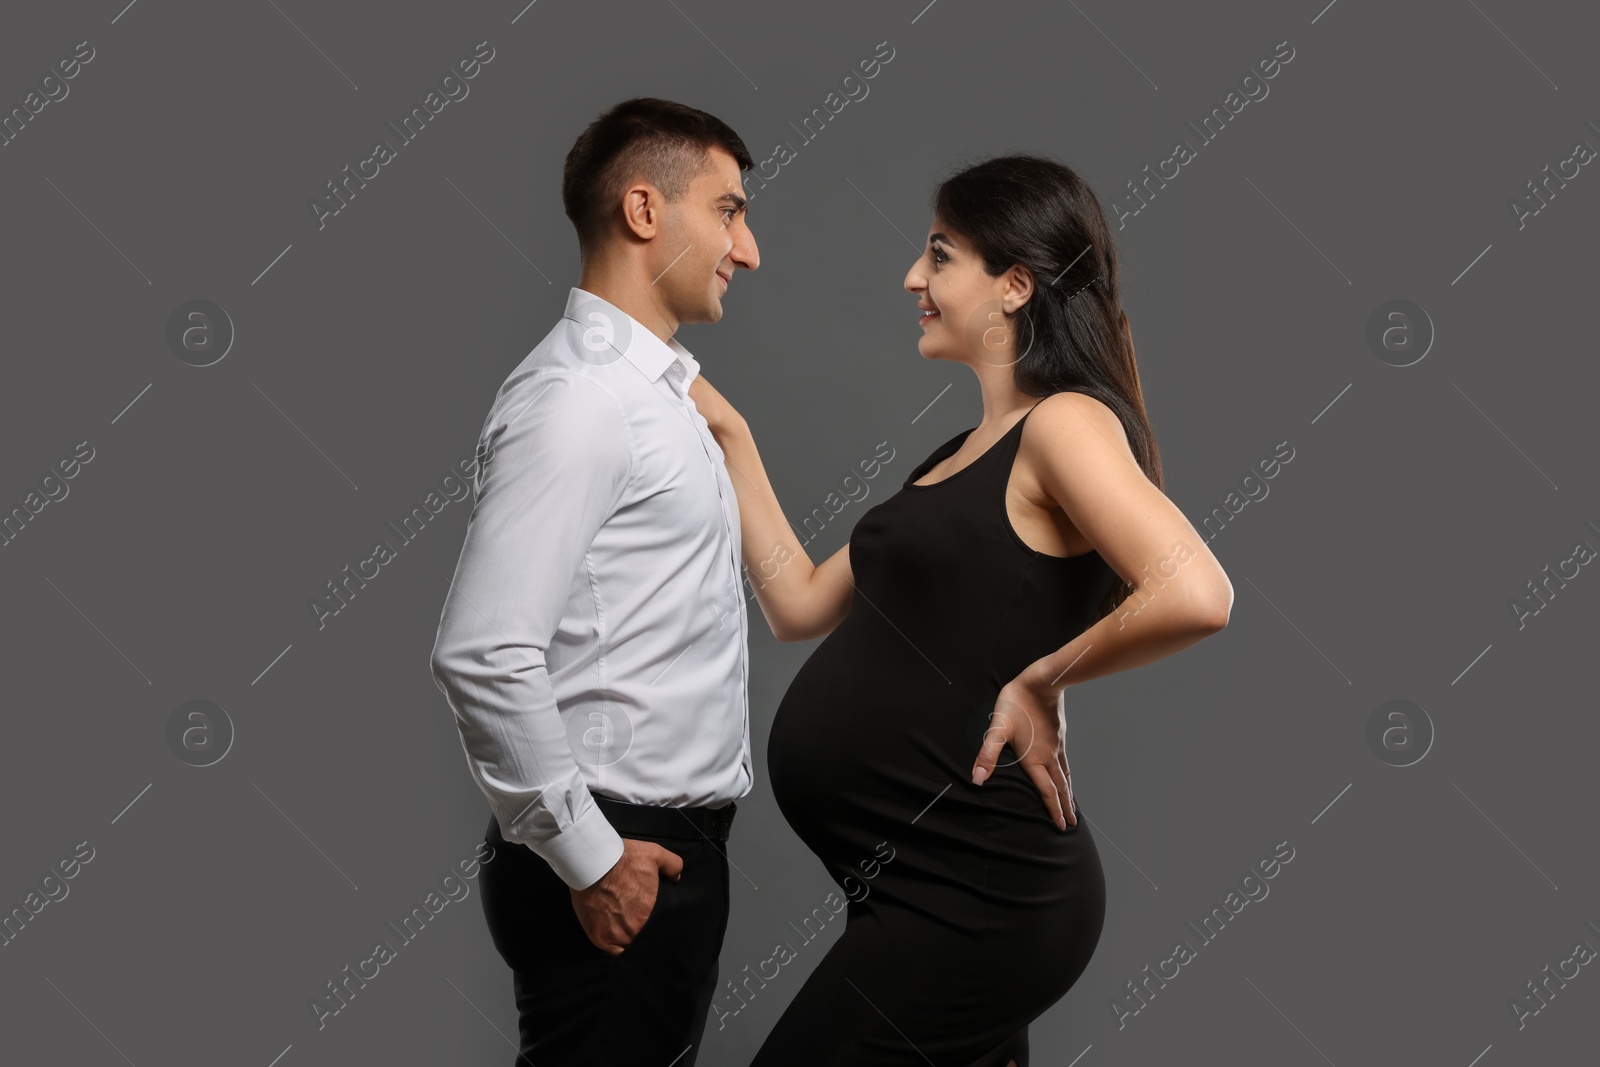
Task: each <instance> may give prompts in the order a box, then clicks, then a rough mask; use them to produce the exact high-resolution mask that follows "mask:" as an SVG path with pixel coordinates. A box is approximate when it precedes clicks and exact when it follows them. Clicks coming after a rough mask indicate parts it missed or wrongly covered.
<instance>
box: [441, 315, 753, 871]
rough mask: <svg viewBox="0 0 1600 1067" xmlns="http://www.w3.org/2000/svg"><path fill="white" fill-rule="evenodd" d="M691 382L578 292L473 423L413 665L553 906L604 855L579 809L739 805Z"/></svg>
mask: <svg viewBox="0 0 1600 1067" xmlns="http://www.w3.org/2000/svg"><path fill="white" fill-rule="evenodd" d="M699 369H700V365H699V364H698V363H697V362H696V361H695V359H694V357H693V356H691V355H690V354H689V351H688V350H687V349H686V348H684V347H683V346H682V345H681V344H679V343H678V341H677V339H676V338H674V339H673V340H671V341H669V342H666V343H663V342H662V341H661V339H660V338H658V337H657V336H656V335H655V334H653V333H651V332H650V331H649V330H648V329H646V328H645V327H644V326H643V325H642V324H640V323H639V322H638V321H636V320H634V319H633V318H632V317H631V316H629V315H628V314H627V313H626V312H623V311H622V310H620V309H619V308H617V307H616V306H615V305H613V304H611V303H609V302H608V301H605V300H602V299H600V298H599V297H597V296H595V295H594V294H592V293H589V292H587V291H585V290H583V289H578V288H574V289H573V290H572V292H571V293H570V294H569V295H568V298H567V307H566V311H565V313H564V315H563V318H562V321H561V322H560V323H558V324H557V325H556V327H555V328H554V329H553V330H551V331H550V333H549V334H548V335H547V336H546V337H545V338H544V340H543V341H541V342H540V343H539V345H538V346H537V347H536V348H534V350H533V351H532V352H530V353H529V354H528V355H527V357H526V358H525V359H523V361H522V362H521V363H520V364H519V365H518V366H517V368H516V370H514V371H512V373H511V375H510V376H509V377H508V378H507V379H506V381H505V384H504V385H502V386H501V387H500V391H499V393H498V394H497V395H496V396H495V401H494V404H493V405H492V406H491V408H490V411H489V416H488V418H487V419H486V420H485V422H484V427H483V433H482V436H481V438H480V441H479V449H480V453H482V452H483V451H485V450H487V451H488V452H489V454H490V458H489V460H488V462H487V463H486V464H485V463H481V462H480V464H479V470H478V474H477V477H476V478H475V480H474V486H473V489H474V503H473V510H472V518H471V520H470V522H469V524H468V527H467V534H466V542H465V544H464V545H463V546H462V549H461V556H460V559H459V560H458V561H457V564H456V573H455V579H454V581H453V582H452V584H451V587H450V591H449V594H448V596H447V598H446V600H445V605H444V609H443V612H442V614H441V616H440V620H439V631H438V637H437V639H436V641H435V644H434V648H433V655H432V661H431V666H432V670H433V676H434V680H435V682H436V684H437V685H438V686H439V688H440V690H441V691H442V692H443V693H444V694H445V696H446V698H447V699H448V701H449V703H450V706H451V708H452V709H453V710H454V712H455V720H456V725H457V727H459V728H460V731H461V744H462V748H463V749H464V750H465V752H466V756H467V763H468V766H469V768H470V769H471V771H472V775H473V777H474V779H476V781H477V783H478V786H479V788H481V789H482V790H483V792H484V795H485V796H487V797H488V799H489V804H490V807H491V808H492V809H493V810H494V815H495V819H496V820H497V821H498V822H499V824H500V831H501V833H502V834H503V835H504V836H505V838H506V840H507V841H515V842H521V843H523V844H525V845H527V846H528V847H529V848H531V849H533V851H535V852H536V853H538V854H539V855H540V856H542V857H543V858H544V859H545V860H546V861H547V862H548V863H549V864H550V866H551V867H552V868H553V869H554V870H555V872H556V873H557V874H558V875H560V877H561V879H562V880H563V881H565V882H566V883H567V884H568V885H569V886H571V887H572V888H574V889H583V888H586V887H588V886H590V885H592V884H593V883H594V882H596V881H598V880H599V879H600V878H601V876H603V875H604V874H605V873H606V872H607V871H609V870H610V869H611V867H612V865H613V864H615V863H616V861H617V860H618V859H619V858H620V857H621V856H622V838H621V837H620V836H619V835H618V834H617V832H616V830H615V829H613V828H612V826H611V824H610V823H609V822H608V821H607V820H606V818H605V816H604V815H603V814H602V813H601V811H600V809H599V808H598V806H596V804H595V803H594V800H593V798H592V797H591V795H590V791H591V790H593V791H594V792H595V793H600V794H604V795H606V796H610V797H614V798H616V799H618V800H625V801H630V802H632V803H636V804H653V805H658V806H659V805H667V806H673V807H679V806H685V805H689V806H705V807H722V806H724V805H726V804H727V803H729V802H730V801H733V800H736V799H738V798H739V797H742V796H744V795H745V794H746V793H748V792H749V791H750V787H751V784H752V782H753V781H754V775H753V773H752V771H751V759H750V726H749V709H748V700H747V694H748V692H749V668H748V664H747V662H746V640H747V634H748V627H747V622H746V619H745V598H744V596H743V587H742V571H741V569H740V559H741V555H740V553H741V545H740V530H739V511H738V500H737V498H736V497H735V495H734V490H733V485H732V483H731V482H730V481H729V479H728V474H727V471H726V469H725V468H724V466H723V454H722V449H721V448H719V447H718V445H717V442H716V440H715V438H713V437H712V435H711V431H710V429H709V428H708V427H707V425H706V420H705V418H704V417H703V416H701V415H700V413H699V412H698V411H697V410H696V409H695V405H694V401H693V400H691V399H690V398H689V395H688V389H689V383H690V381H692V380H693V378H694V376H695V375H696V374H697V373H699Z"/></svg>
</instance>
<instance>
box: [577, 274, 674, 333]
mask: <svg viewBox="0 0 1600 1067" xmlns="http://www.w3.org/2000/svg"><path fill="white" fill-rule="evenodd" d="M578 288H579V289H582V290H583V291H584V292H586V293H593V294H594V295H595V296H598V297H599V298H600V299H601V300H604V301H606V302H608V303H611V304H614V305H616V306H617V307H618V308H621V309H622V310H623V311H626V312H627V313H628V314H629V315H630V316H632V317H633V319H634V321H636V322H639V323H641V324H643V326H644V327H645V329H647V330H649V331H650V332H651V333H653V334H655V335H656V336H657V337H658V338H660V339H661V341H662V343H663V344H665V343H666V342H668V341H670V340H672V337H673V335H674V334H676V333H677V332H678V322H677V321H676V320H675V319H673V318H672V317H671V315H670V314H669V313H668V312H667V309H666V308H665V307H663V306H662V304H661V302H660V300H659V299H658V294H659V292H660V290H658V289H656V288H654V287H653V286H652V285H650V284H649V283H648V282H646V281H644V280H643V279H640V278H637V277H634V276H633V275H632V274H631V272H630V273H625V272H622V271H617V270H608V269H606V268H605V267H602V266H595V267H589V266H585V267H584V269H583V271H582V273H581V275H580V277H579V278H578Z"/></svg>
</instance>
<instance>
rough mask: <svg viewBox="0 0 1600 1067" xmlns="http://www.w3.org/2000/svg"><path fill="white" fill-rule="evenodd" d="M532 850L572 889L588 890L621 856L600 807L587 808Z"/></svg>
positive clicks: (618, 840) (619, 840) (619, 843)
mask: <svg viewBox="0 0 1600 1067" xmlns="http://www.w3.org/2000/svg"><path fill="white" fill-rule="evenodd" d="M534 851H536V852H538V853H539V855H540V857H542V858H543V859H544V861H545V862H546V863H548V864H550V867H551V869H552V870H554V871H555V872H556V874H557V875H558V876H559V877H560V878H561V880H562V881H563V882H565V883H567V885H568V886H570V887H571V888H573V889H588V888H589V887H590V886H592V885H594V884H595V883H596V882H598V881H599V880H600V879H601V878H603V877H604V876H605V874H606V872H607V871H609V870H611V868H612V867H614V866H616V863H617V860H619V859H621V858H622V836H621V835H620V834H618V833H617V831H616V829H615V828H614V827H613V826H612V825H611V821H610V820H609V819H607V818H606V816H605V813H604V812H602V811H601V810H600V807H599V805H597V804H594V803H592V802H591V803H590V805H589V810H588V811H586V812H584V813H583V814H582V815H580V816H579V817H578V820H577V821H576V822H574V823H573V824H572V825H571V826H569V827H567V828H566V829H565V830H563V831H561V833H559V834H557V835H556V836H555V837H552V838H550V839H549V840H547V841H544V842H543V843H541V844H540V845H539V847H538V848H536V849H535V850H534Z"/></svg>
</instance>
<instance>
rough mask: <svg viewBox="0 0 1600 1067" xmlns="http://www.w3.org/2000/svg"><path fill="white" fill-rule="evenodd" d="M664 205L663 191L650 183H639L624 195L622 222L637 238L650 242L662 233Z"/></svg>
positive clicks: (629, 188)
mask: <svg viewBox="0 0 1600 1067" xmlns="http://www.w3.org/2000/svg"><path fill="white" fill-rule="evenodd" d="M664 203H665V200H664V198H663V197H662V195H661V190H659V189H657V188H656V187H655V186H653V185H651V184H650V183H649V182H637V183H635V184H633V185H630V186H629V187H628V188H627V190H626V191H625V192H624V193H623V194H622V221H623V222H624V223H625V224H626V225H627V227H628V229H630V230H632V231H633V235H634V236H635V237H638V238H639V239H640V240H644V241H648V240H650V239H651V238H653V237H655V236H656V234H657V233H659V232H660V229H661V210H662V206H663V204H664Z"/></svg>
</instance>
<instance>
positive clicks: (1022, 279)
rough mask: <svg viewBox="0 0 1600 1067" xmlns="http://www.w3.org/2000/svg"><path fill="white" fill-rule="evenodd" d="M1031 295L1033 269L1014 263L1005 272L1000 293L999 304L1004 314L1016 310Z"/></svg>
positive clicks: (1013, 312) (1012, 312)
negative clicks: (1002, 291) (1004, 280)
mask: <svg viewBox="0 0 1600 1067" xmlns="http://www.w3.org/2000/svg"><path fill="white" fill-rule="evenodd" d="M1031 296H1033V271H1031V270H1029V269H1028V268H1027V267H1024V266H1023V265H1022V264H1020V263H1017V264H1014V265H1013V266H1012V267H1011V269H1010V270H1008V271H1007V272H1006V287H1005V292H1004V293H1002V294H1001V306H1002V307H1004V308H1005V311H1006V314H1008V315H1011V314H1015V313H1016V310H1017V309H1018V308H1020V307H1021V306H1022V305H1024V304H1026V303H1027V302H1028V298H1029V297H1031Z"/></svg>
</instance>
